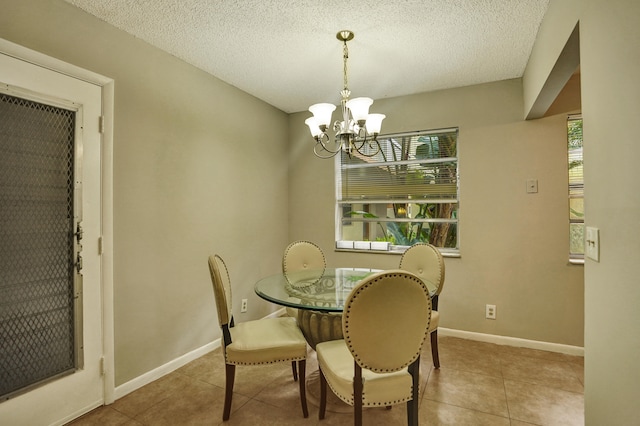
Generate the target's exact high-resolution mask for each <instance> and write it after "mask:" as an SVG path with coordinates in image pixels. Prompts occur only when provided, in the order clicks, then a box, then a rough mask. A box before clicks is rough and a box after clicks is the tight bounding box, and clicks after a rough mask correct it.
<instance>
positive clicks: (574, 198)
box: [567, 115, 584, 263]
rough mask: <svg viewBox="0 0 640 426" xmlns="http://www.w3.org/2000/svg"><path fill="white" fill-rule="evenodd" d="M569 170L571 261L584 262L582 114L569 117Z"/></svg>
mask: <svg viewBox="0 0 640 426" xmlns="http://www.w3.org/2000/svg"><path fill="white" fill-rule="evenodd" d="M567 149H568V159H569V164H568V170H569V261H570V262H573V263H583V262H584V174H583V165H584V162H583V158H582V116H581V115H571V116H569V118H568V119H567Z"/></svg>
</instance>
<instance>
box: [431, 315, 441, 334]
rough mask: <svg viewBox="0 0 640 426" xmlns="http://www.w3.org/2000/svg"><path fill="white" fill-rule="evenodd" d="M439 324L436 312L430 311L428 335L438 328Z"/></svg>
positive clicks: (438, 316)
mask: <svg viewBox="0 0 640 426" xmlns="http://www.w3.org/2000/svg"><path fill="white" fill-rule="evenodd" d="M439 322H440V314H439V313H438V311H431V321H430V322H429V333H431V332H432V331H433V330H435V329H436V328H438V323H439Z"/></svg>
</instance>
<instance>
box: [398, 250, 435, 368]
mask: <svg viewBox="0 0 640 426" xmlns="http://www.w3.org/2000/svg"><path fill="white" fill-rule="evenodd" d="M399 267H400V269H403V270H405V271H409V272H412V273H414V274H415V275H417V276H418V277H419V278H422V279H424V280H427V281H429V282H431V283H433V284H435V285H436V286H437V290H436V293H435V295H434V296H433V298H432V301H431V302H432V307H433V313H432V314H431V323H430V325H429V333H430V335H431V356H432V357H433V366H434V367H435V368H440V357H439V355H438V324H439V323H440V314H439V313H438V296H439V295H440V292H441V291H442V287H443V286H444V258H443V257H442V254H441V253H440V250H438V249H437V248H436V247H435V246H433V245H431V244H427V243H417V244H414V245H412V246H411V247H409V248H408V249H407V250H406V251H405V252H404V254H403V255H402V257H401V258H400V266H399Z"/></svg>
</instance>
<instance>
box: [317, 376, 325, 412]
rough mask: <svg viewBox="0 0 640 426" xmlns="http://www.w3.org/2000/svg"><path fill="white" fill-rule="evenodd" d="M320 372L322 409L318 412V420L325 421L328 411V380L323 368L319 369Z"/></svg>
mask: <svg viewBox="0 0 640 426" xmlns="http://www.w3.org/2000/svg"><path fill="white" fill-rule="evenodd" d="M318 370H319V372H320V407H319V411H318V418H319V419H320V420H322V419H324V413H325V410H326V409H327V379H326V378H325V377H324V373H323V372H322V369H321V368H318Z"/></svg>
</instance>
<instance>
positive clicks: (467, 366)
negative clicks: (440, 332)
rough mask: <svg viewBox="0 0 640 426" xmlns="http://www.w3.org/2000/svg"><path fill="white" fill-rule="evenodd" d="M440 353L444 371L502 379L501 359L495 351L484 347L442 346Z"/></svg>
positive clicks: (441, 365)
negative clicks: (458, 371) (463, 372)
mask: <svg viewBox="0 0 640 426" xmlns="http://www.w3.org/2000/svg"><path fill="white" fill-rule="evenodd" d="M483 348H485V349H483ZM439 353H440V367H441V368H442V369H453V370H460V371H468V372H471V373H478V374H484V375H487V376H494V377H500V378H502V368H501V365H500V359H499V358H498V357H497V356H496V354H495V351H493V350H487V349H486V347H484V346H480V347H466V346H464V345H442V347H441V348H440V350H439Z"/></svg>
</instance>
